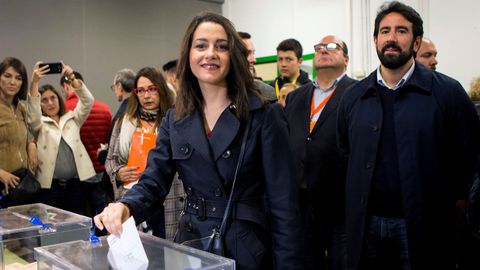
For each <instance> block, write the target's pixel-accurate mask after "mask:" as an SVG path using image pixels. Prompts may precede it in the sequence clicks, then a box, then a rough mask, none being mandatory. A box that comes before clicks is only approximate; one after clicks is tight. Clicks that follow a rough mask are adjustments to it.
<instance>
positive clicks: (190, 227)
mask: <svg viewBox="0 0 480 270" xmlns="http://www.w3.org/2000/svg"><path fill="white" fill-rule="evenodd" d="M185 230H186V231H187V232H192V223H190V222H188V223H186V224H185Z"/></svg>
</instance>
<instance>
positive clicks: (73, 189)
mask: <svg viewBox="0 0 480 270" xmlns="http://www.w3.org/2000/svg"><path fill="white" fill-rule="evenodd" d="M40 201H41V202H42V203H44V204H48V205H51V206H54V207H57V208H60V209H63V210H67V211H70V212H73V213H77V214H80V215H85V214H86V211H85V206H86V202H87V196H86V195H85V187H84V185H83V183H81V182H80V180H79V179H78V178H73V179H68V180H65V179H53V180H52V186H51V187H50V189H43V188H42V190H41V192H40Z"/></svg>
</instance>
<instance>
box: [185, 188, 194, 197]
mask: <svg viewBox="0 0 480 270" xmlns="http://www.w3.org/2000/svg"><path fill="white" fill-rule="evenodd" d="M186 193H187V195H189V196H192V194H193V190H192V187H187V191H186Z"/></svg>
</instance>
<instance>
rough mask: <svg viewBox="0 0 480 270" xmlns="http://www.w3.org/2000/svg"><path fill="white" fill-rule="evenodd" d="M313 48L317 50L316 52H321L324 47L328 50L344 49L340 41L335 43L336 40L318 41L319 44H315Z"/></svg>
mask: <svg viewBox="0 0 480 270" xmlns="http://www.w3.org/2000/svg"><path fill="white" fill-rule="evenodd" d="M313 49H314V50H315V52H321V51H322V49H325V50H327V51H330V52H331V51H335V50H339V49H342V50H343V47H342V46H340V44H338V43H335V42H329V43H327V44H325V43H318V44H317V45H314V46H313Z"/></svg>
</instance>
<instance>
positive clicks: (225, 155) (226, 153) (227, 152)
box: [222, 150, 232, 158]
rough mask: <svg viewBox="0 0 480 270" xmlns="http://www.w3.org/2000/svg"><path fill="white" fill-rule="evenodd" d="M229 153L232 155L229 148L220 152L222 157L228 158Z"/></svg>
mask: <svg viewBox="0 0 480 270" xmlns="http://www.w3.org/2000/svg"><path fill="white" fill-rule="evenodd" d="M231 155H232V152H230V150H227V151H225V152H224V153H223V154H222V157H223V158H229V157H230V156H231Z"/></svg>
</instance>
